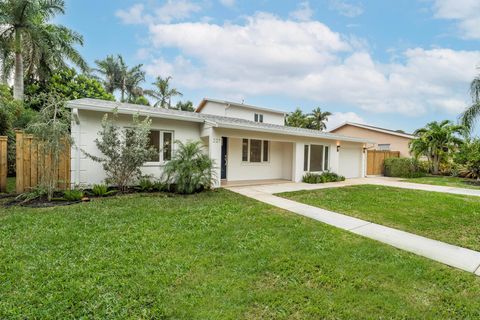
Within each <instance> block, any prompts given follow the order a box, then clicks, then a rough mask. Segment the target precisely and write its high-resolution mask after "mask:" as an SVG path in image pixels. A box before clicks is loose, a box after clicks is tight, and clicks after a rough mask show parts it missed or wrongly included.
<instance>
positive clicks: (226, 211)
mask: <svg viewBox="0 0 480 320" xmlns="http://www.w3.org/2000/svg"><path fill="white" fill-rule="evenodd" d="M0 261H2V263H1V264H0V283H2V285H1V286H0V318H2V319H9V318H22V319H24V318H82V317H83V318H99V319H101V318H122V319H127V318H132V319H138V318H149V319H151V318H161V319H170V318H175V319H242V318H243V319H258V318H269V319H292V318H296V319H319V318H346V319H353V318H354V319H362V318H363V319H366V318H372V316H373V315H374V317H376V318H450V319H451V318H471V319H473V318H478V317H480V278H479V277H476V276H474V275H472V274H470V273H467V272H464V271H460V270H456V269H454V268H450V267H447V266H444V265H442V264H439V263H435V262H432V261H430V260H428V259H425V258H422V257H419V256H415V255H413V254H409V253H406V252H403V251H401V250H397V249H395V248H392V247H390V246H388V245H384V244H381V243H378V242H376V241H373V240H369V239H365V238H363V237H360V236H357V235H354V234H351V233H348V232H345V231H342V230H338V229H336V228H333V227H331V226H327V225H324V224H322V223H319V222H317V221H314V220H311V219H308V218H305V217H301V216H297V215H295V214H291V213H288V212H286V211H283V210H281V209H277V208H274V207H272V206H269V205H266V204H263V203H260V202H257V201H255V200H252V199H248V198H245V197H243V196H240V195H238V194H234V193H232V192H229V191H227V190H218V191H211V192H203V193H198V194H194V195H189V196H177V195H176V196H173V197H159V196H158V195H157V194H130V195H126V196H122V197H117V196H114V197H110V198H106V199H97V200H96V201H92V202H89V203H84V204H82V205H80V206H71V207H68V208H67V207H55V208H44V209H30V208H20V207H13V208H10V209H3V210H1V211H0Z"/></svg>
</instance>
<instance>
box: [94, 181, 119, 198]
mask: <svg viewBox="0 0 480 320" xmlns="http://www.w3.org/2000/svg"><path fill="white" fill-rule="evenodd" d="M115 192H116V191H115V190H108V186H107V185H106V184H94V185H93V187H92V193H93V195H95V196H97V197H106V196H109V195H112V194H114V193H115Z"/></svg>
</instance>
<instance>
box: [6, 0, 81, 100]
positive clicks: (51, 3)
mask: <svg viewBox="0 0 480 320" xmlns="http://www.w3.org/2000/svg"><path fill="white" fill-rule="evenodd" d="M64 8H65V3H64V1H63V0H3V1H0V25H1V26H2V29H1V31H0V37H1V38H2V40H1V41H0V45H2V46H3V48H2V50H4V52H3V53H2V55H3V58H5V60H4V61H3V65H4V66H5V65H6V66H7V68H5V67H4V68H3V70H8V66H9V63H10V61H11V60H13V63H11V65H14V92H13V96H14V98H15V99H18V100H23V96H24V78H25V77H24V72H25V67H27V69H28V70H29V71H28V72H29V73H30V75H32V76H38V75H41V74H44V72H45V71H46V70H47V71H48V70H49V68H53V67H56V66H59V65H62V64H64V59H65V58H68V59H69V60H70V61H71V62H73V63H74V64H76V65H78V66H79V67H81V68H82V69H86V62H85V61H84V60H83V59H82V58H81V56H80V54H79V53H78V52H77V51H76V50H75V49H74V47H73V45H75V44H80V45H81V44H83V38H82V37H81V36H80V35H79V34H77V33H75V32H73V31H71V30H69V29H67V28H66V27H63V26H59V25H54V24H49V23H48V21H49V20H50V19H52V18H54V17H55V16H56V15H57V14H63V13H64Z"/></svg>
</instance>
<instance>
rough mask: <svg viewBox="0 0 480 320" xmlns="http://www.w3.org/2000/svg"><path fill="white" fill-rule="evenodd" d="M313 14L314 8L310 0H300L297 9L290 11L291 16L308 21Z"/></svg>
mask: <svg viewBox="0 0 480 320" xmlns="http://www.w3.org/2000/svg"><path fill="white" fill-rule="evenodd" d="M312 16H313V10H312V8H310V3H309V2H308V1H304V2H300V4H299V5H298V8H297V10H295V11H292V12H291V13H290V17H291V18H293V19H295V20H298V21H308V20H310V19H311V18H312Z"/></svg>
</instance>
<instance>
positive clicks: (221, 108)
mask: <svg viewBox="0 0 480 320" xmlns="http://www.w3.org/2000/svg"><path fill="white" fill-rule="evenodd" d="M201 113H206V114H213V115H217V116H223V117H232V118H239V119H245V120H250V121H254V116H255V113H259V114H263V122H264V123H271V124H277V125H281V126H283V125H284V124H285V120H284V116H283V115H282V114H280V113H276V112H269V111H264V110H256V109H253V108H248V107H247V106H236V105H229V106H227V105H225V104H222V103H217V102H213V101H208V102H207V103H206V104H205V106H204V107H203V108H202V110H201Z"/></svg>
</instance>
